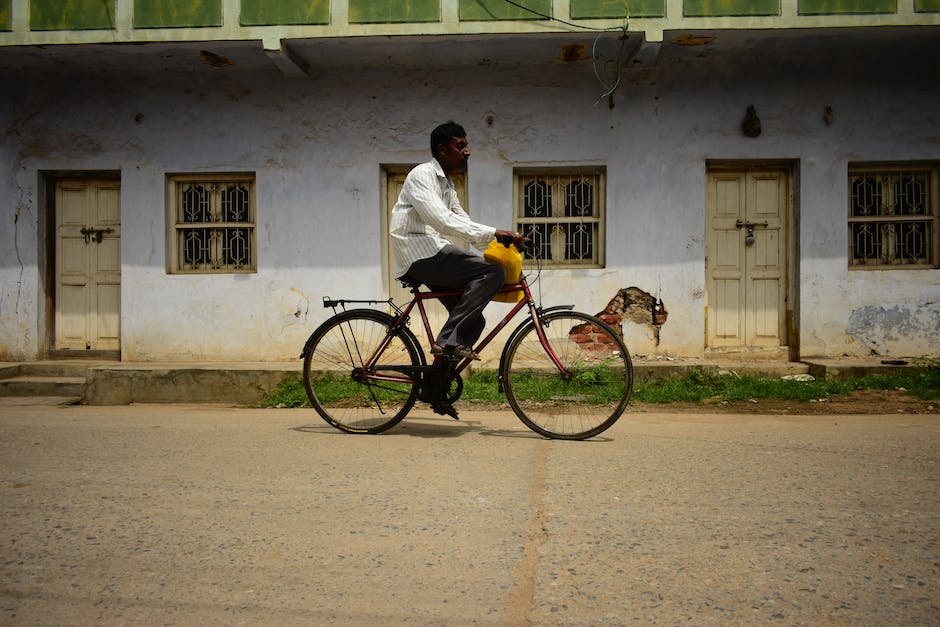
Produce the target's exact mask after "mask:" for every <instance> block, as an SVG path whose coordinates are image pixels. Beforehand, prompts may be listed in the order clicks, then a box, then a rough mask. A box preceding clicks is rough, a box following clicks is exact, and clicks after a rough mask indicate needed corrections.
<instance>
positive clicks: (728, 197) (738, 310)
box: [705, 169, 790, 349]
mask: <svg viewBox="0 0 940 627" xmlns="http://www.w3.org/2000/svg"><path fill="white" fill-rule="evenodd" d="M789 202H790V179H789V175H788V173H787V171H786V170H784V169H761V170H741V171H711V172H709V174H708V198H707V210H708V214H707V216H708V217H707V220H706V232H707V243H706V263H705V268H706V275H707V288H708V311H707V337H706V340H707V346H709V347H713V348H728V347H737V348H742V349H749V348H771V347H780V346H785V345H786V344H787V335H786V309H787V267H788V264H787V237H786V235H787V233H786V228H785V227H786V224H787V220H786V216H787V214H788V209H789Z"/></svg>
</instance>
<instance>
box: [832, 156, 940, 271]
mask: <svg viewBox="0 0 940 627" xmlns="http://www.w3.org/2000/svg"><path fill="white" fill-rule="evenodd" d="M916 175H924V180H925V181H926V191H925V194H926V199H925V201H924V204H925V212H924V213H923V214H921V215H918V214H915V213H910V214H905V213H899V212H898V210H897V207H898V204H899V200H898V198H897V196H896V189H897V188H896V186H895V185H894V184H895V183H896V182H899V181H902V180H903V179H904V177H908V178H913V177H915V176H916ZM862 178H871V179H876V178H877V179H880V182H881V184H882V187H881V188H880V196H883V197H884V199H883V200H882V201H881V202H882V203H883V204H882V207H883V209H882V211H879V212H877V213H874V214H872V215H860V214H859V212H858V211H857V210H856V209H857V204H856V202H857V201H856V193H855V191H854V189H855V187H856V184H857V183H860V182H861V179H862ZM847 196H848V202H847V216H848V217H847V220H848V228H847V231H848V242H847V250H846V254H847V262H848V268H849V270H930V269H935V268H938V267H940V232H938V231H940V198H938V197H940V162H923V161H912V162H906V163H899V162H857V163H850V164H849V167H848V182H847ZM914 224H922V225H924V226H925V235H924V237H925V238H927V240H928V241H927V242H926V243H925V245H924V248H925V249H926V252H925V254H926V259H925V260H924V262H922V263H917V262H916V261H914V262H905V261H904V259H903V258H900V257H898V256H897V251H898V250H899V246H898V245H897V240H896V238H897V237H898V235H897V231H898V227H899V226H903V225H907V226H910V225H914ZM869 227H877V228H878V230H879V232H878V233H873V232H871V231H870V233H871V235H870V237H871V239H872V240H873V244H872V246H874V247H877V248H878V249H880V250H881V254H880V256H879V257H874V256H872V257H865V256H859V255H857V254H856V252H857V248H856V247H857V245H858V243H859V241H858V240H859V238H862V237H865V234H864V233H863V232H862V231H861V229H869ZM874 240H877V241H874Z"/></svg>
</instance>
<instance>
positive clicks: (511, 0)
mask: <svg viewBox="0 0 940 627" xmlns="http://www.w3.org/2000/svg"><path fill="white" fill-rule="evenodd" d="M503 2H505V3H506V4H511V5H512V6H514V7H516V8H519V9H522V10H523V11H528V12H529V13H532V14H533V15H537V16H539V17H541V18H544V19H546V20H551V21H553V22H558V23H560V24H564V25H566V26H570V27H572V28H581V29H584V30H591V31H597V32H602V33H612V32H616V31H620V32H622V33H623V34H622V35H621V36H620V51H619V52H618V53H617V78H616V80H615V81H614V82H613V84H608V83H607V82H606V81H605V80H604V79H602V78H601V76H600V73H598V71H597V42H598V41H600V36H598V37H596V38H595V39H594V44H593V45H592V46H591V66H592V68H593V70H594V77H595V78H596V79H597V82H599V83H600V84H601V87H603V88H604V90H605V91H604V93H603V94H601V95H600V97H599V98H598V99H597V100H596V101H595V102H594V105H595V106H597V103H599V102H601V101H602V100H604V99H605V98H611V97H612V96H613V94H614V92H616V91H617V88H618V87H620V80H621V78H622V74H623V61H624V52H625V50H626V47H627V20H626V17H624V22H623V25H622V26H609V27H607V28H597V27H594V26H586V25H584V24H575V23H574V22H568V21H566V20H563V19H561V18H557V17H554V16H552V15H548V14H545V13H542V12H541V11H536V10H535V9H531V8H529V7H527V6H525V5H523V4H520V3H519V2H516V1H515V0H503ZM611 106H613V101H611Z"/></svg>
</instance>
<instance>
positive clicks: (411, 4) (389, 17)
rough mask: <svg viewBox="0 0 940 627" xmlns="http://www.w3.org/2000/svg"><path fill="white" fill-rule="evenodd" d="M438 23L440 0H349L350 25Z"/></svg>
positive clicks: (439, 18)
mask: <svg viewBox="0 0 940 627" xmlns="http://www.w3.org/2000/svg"><path fill="white" fill-rule="evenodd" d="M440 21H441V2H440V0H349V23H350V24H388V23H392V22H440Z"/></svg>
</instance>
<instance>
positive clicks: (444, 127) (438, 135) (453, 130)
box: [431, 120, 467, 157]
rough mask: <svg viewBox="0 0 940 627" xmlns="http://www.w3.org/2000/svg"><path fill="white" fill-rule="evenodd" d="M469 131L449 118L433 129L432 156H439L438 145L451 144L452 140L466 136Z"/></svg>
mask: <svg viewBox="0 0 940 627" xmlns="http://www.w3.org/2000/svg"><path fill="white" fill-rule="evenodd" d="M466 136H467V131H465V130H463V127H462V126H460V125H459V124H457V123H456V122H454V121H453V120H449V121H447V122H444V123H443V124H441V125H440V126H438V127H437V128H436V129H434V130H433V131H431V156H432V157H436V156H437V147H438V146H440V145H441V144H445V145H446V144H449V143H450V140H452V139H453V138H455V137H466Z"/></svg>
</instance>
